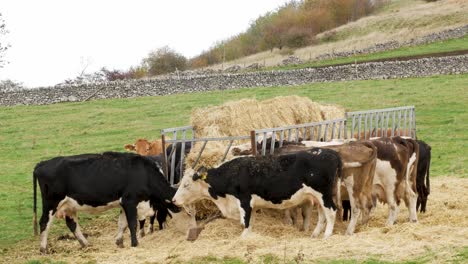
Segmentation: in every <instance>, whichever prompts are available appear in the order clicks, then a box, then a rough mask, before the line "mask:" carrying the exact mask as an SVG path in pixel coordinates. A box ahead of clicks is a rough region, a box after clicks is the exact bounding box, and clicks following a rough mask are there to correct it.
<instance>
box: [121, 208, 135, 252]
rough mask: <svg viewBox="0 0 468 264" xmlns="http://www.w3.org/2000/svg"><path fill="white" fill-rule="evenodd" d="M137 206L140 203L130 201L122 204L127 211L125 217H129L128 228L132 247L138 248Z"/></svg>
mask: <svg viewBox="0 0 468 264" xmlns="http://www.w3.org/2000/svg"><path fill="white" fill-rule="evenodd" d="M137 204H138V203H135V202H132V201H128V200H127V201H123V202H122V207H123V209H124V211H125V215H126V216H127V223H128V228H129V229H130V238H131V240H132V242H131V246H132V247H136V246H138V240H137V236H136V228H137Z"/></svg>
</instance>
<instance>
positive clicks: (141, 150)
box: [124, 138, 163, 156]
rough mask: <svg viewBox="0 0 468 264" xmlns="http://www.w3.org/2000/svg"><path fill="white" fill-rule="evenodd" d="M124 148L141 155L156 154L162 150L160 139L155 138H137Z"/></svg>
mask: <svg viewBox="0 0 468 264" xmlns="http://www.w3.org/2000/svg"><path fill="white" fill-rule="evenodd" d="M124 148H125V149H126V150H128V151H134V152H136V153H137V154H140V155H142V156H149V155H158V154H161V153H162V152H163V146H162V140H161V139H156V140H154V141H151V142H150V141H148V140H147V139H145V138H139V139H137V140H136V141H135V143H134V144H126V145H125V146H124Z"/></svg>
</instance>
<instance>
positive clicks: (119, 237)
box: [115, 210, 127, 248]
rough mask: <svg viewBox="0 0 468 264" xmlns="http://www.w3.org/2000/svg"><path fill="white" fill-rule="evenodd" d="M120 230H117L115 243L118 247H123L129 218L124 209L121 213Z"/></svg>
mask: <svg viewBox="0 0 468 264" xmlns="http://www.w3.org/2000/svg"><path fill="white" fill-rule="evenodd" d="M118 226H119V230H118V232H117V236H116V238H115V244H116V245H117V246H118V247H121V248H123V247H124V244H123V233H124V232H125V229H127V218H126V217H125V212H124V211H123V210H121V211H120V215H119V224H118Z"/></svg>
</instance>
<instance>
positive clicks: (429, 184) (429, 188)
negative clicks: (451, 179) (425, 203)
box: [426, 147, 431, 195]
mask: <svg viewBox="0 0 468 264" xmlns="http://www.w3.org/2000/svg"><path fill="white" fill-rule="evenodd" d="M430 167H431V147H429V159H428V162H427V171H426V188H427V194H428V195H429V194H430V193H431V181H430V180H429V178H430V177H429V171H430Z"/></svg>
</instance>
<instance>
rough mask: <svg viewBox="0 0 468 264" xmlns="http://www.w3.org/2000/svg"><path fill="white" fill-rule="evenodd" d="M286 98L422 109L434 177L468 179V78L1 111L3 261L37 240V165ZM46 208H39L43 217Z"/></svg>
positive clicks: (421, 134) (420, 126) (420, 125)
mask: <svg viewBox="0 0 468 264" xmlns="http://www.w3.org/2000/svg"><path fill="white" fill-rule="evenodd" d="M280 95H299V96H306V97H309V98H310V99H312V100H313V101H316V102H321V103H335V104H340V105H342V106H344V107H345V108H346V109H347V110H366V109H375V108H385V107H395V106H405V105H415V106H416V116H417V117H416V118H417V134H418V138H419V139H422V140H424V141H426V142H427V143H429V144H430V145H431V146H432V149H433V159H432V164H431V176H432V177H437V176H439V175H453V176H457V177H467V171H466V167H467V165H468V161H467V155H466V153H467V142H468V133H467V132H466V131H467V130H468V125H467V124H468V108H467V105H468V74H464V75H453V76H435V77H429V78H409V79H394V80H371V81H350V82H333V83H315V84H308V85H301V86H294V87H271V88H253V89H247V88H246V89H237V90H225V91H214V92H205V93H192V94H180V95H170V96H155V97H141V98H132V99H112V100H99V101H90V102H83V103H60V104H54V105H46V106H15V107H0V179H1V181H0V200H1V201H2V202H1V203H0V258H1V254H8V248H10V247H12V246H14V245H15V243H16V242H18V241H21V240H32V239H33V231H32V230H33V229H32V171H33V168H34V166H35V164H36V163H37V162H39V161H41V160H45V159H48V158H51V157H54V156H58V155H72V154H78V153H87V152H88V153H89V152H103V151H108V150H113V151H124V149H123V145H124V144H126V143H133V141H134V140H135V139H136V138H139V137H146V138H149V139H153V138H157V137H159V131H160V129H162V128H168V127H175V126H182V125H187V124H189V120H190V113H191V111H192V109H194V108H198V107H205V106H209V105H219V104H222V103H224V102H226V101H229V100H237V99H241V98H256V99H260V100H261V99H267V98H271V97H274V96H280ZM40 208H41V207H40V203H39V216H40ZM85 223H86V221H85ZM56 226H57V225H56ZM59 226H60V225H59ZM62 226H63V225H62ZM54 229H55V230H57V227H56V228H53V230H54ZM2 251H3V253H1V252H2Z"/></svg>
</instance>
